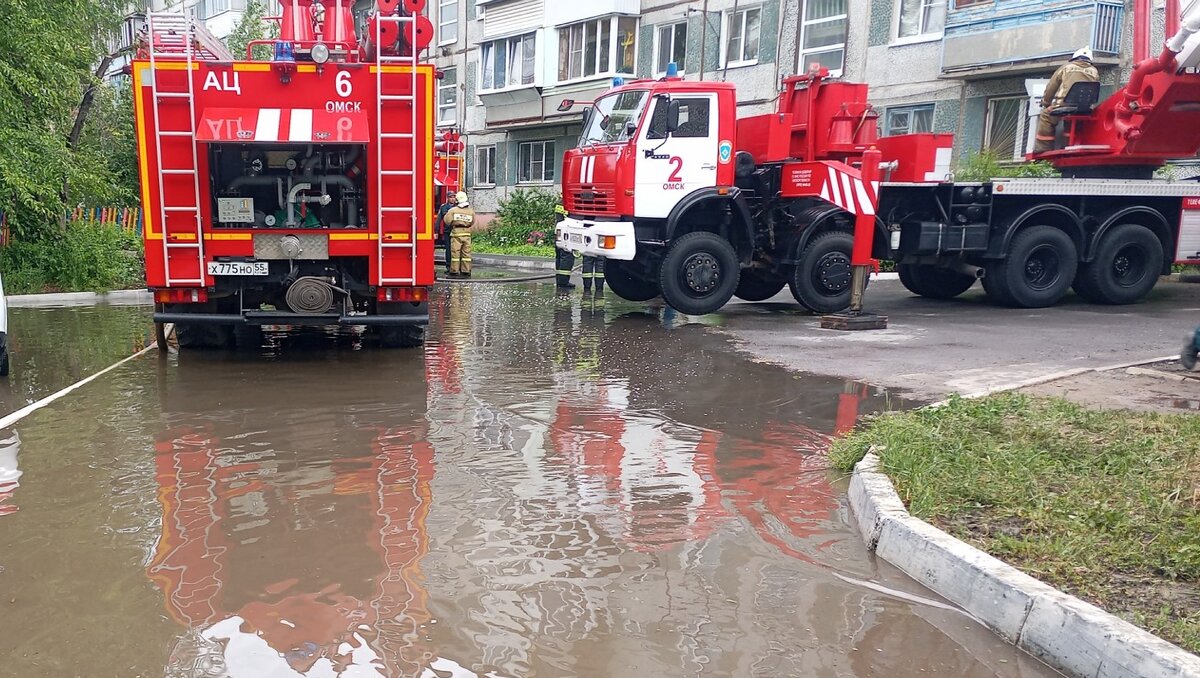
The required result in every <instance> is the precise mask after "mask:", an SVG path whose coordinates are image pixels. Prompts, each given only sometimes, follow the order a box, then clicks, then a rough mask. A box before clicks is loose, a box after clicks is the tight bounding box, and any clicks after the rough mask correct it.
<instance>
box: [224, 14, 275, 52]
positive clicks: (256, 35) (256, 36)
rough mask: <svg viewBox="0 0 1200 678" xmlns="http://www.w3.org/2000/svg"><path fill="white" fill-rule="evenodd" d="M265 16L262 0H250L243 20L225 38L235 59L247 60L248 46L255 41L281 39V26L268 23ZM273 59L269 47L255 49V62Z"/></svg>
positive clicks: (263, 46)
mask: <svg viewBox="0 0 1200 678" xmlns="http://www.w3.org/2000/svg"><path fill="white" fill-rule="evenodd" d="M265 16H266V8H265V7H264V6H263V3H262V0H249V1H248V2H247V3H246V11H245V12H243V13H242V18H241V20H240V21H238V25H237V26H236V27H234V29H233V32H232V33H230V34H229V36H228V37H226V38H225V45H226V46H227V47H229V51H231V52H233V56H234V58H235V59H245V58H246V46H247V45H249V44H250V43H251V42H253V41H255V40H263V39H266V38H276V37H279V24H278V23H276V22H274V21H266V20H265V19H264V18H263V17H265ZM271 57H272V50H271V48H270V47H269V46H268V45H258V46H256V47H255V48H254V60H255V61H269V60H270V59H271Z"/></svg>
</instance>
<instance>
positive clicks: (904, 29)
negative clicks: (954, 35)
mask: <svg viewBox="0 0 1200 678" xmlns="http://www.w3.org/2000/svg"><path fill="white" fill-rule="evenodd" d="M945 26H946V0H900V26H899V28H898V29H897V31H896V37H897V38H899V39H905V38H918V37H921V36H925V35H928V36H933V37H936V36H939V35H941V34H942V29H944V28H945Z"/></svg>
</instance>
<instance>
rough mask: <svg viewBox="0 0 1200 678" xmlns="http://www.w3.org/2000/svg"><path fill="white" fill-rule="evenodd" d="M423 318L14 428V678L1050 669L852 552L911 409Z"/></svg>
mask: <svg viewBox="0 0 1200 678" xmlns="http://www.w3.org/2000/svg"><path fill="white" fill-rule="evenodd" d="M431 316H432V323H433V324H432V326H431V328H430V331H429V336H430V341H429V343H428V344H427V346H426V347H425V349H424V351H379V350H376V349H372V348H366V349H358V347H357V344H356V343H355V342H354V341H353V340H350V341H343V342H340V343H337V344H336V345H335V344H334V343H331V342H324V343H321V342H314V341H312V340H309V341H304V342H297V341H292V340H290V339H287V338H285V339H283V340H282V341H280V340H278V339H275V338H272V339H271V340H270V343H269V348H267V349H264V352H265V353H266V355H260V354H259V353H256V352H241V353H236V354H228V353H212V354H206V353H185V354H182V355H178V356H171V357H170V358H167V359H164V360H157V359H155V358H154V357H153V356H148V357H147V358H144V359H139V360H136V361H134V362H131V363H129V364H127V365H125V366H122V367H121V368H119V369H117V370H115V371H113V372H112V373H110V374H107V375H104V377H103V378H102V379H100V380H97V381H96V382H94V383H92V384H89V385H87V386H85V387H83V388H81V389H79V390H78V391H77V392H75V393H73V394H71V396H70V397H67V398H64V399H62V400H60V401H57V402H55V403H53V404H52V405H50V406H48V407H47V408H45V409H43V410H41V411H38V412H36V413H34V414H33V415H31V416H30V417H28V418H26V419H24V420H22V421H21V422H20V423H19V424H17V425H16V426H15V427H14V428H13V429H12V430H9V431H5V432H2V434H0V437H3V438H7V440H3V441H0V455H3V454H6V453H7V454H9V455H11V456H13V457H14V458H15V459H17V460H19V466H20V470H21V472H22V475H21V477H20V484H19V487H16V488H15V489H14V490H12V491H11V493H10V496H9V498H8V499H6V500H5V501H6V502H7V504H8V505H9V506H10V508H11V510H9V511H8V512H7V515H0V655H2V656H4V657H5V658H6V662H5V663H4V667H3V668H0V675H13V676H21V677H22V678H24V677H40V676H55V677H59V676H76V675H78V676H120V677H122V678H126V677H131V676H155V677H159V676H169V677H171V678H176V677H187V678H198V677H201V676H204V677H209V676H212V677H221V676H229V677H230V678H240V677H242V676H255V677H258V676H272V677H274V676H309V677H317V676H322V677H330V676H347V677H348V676H419V677H420V678H435V677H444V676H452V677H456V678H457V677H467V676H505V677H507V676H553V677H558V676H771V677H775V676H885V677H887V678H895V677H897V676H909V675H914V676H915V675H936V674H941V675H950V676H1042V675H1052V674H1051V673H1050V672H1049V671H1048V670H1046V669H1045V668H1044V667H1042V666H1041V665H1040V664H1038V663H1036V662H1033V661H1031V660H1029V659H1028V658H1026V657H1024V656H1023V655H1021V654H1020V653H1018V652H1016V651H1015V650H1014V649H1013V648H1012V647H1011V646H1008V645H1006V644H1004V643H1003V642H1002V641H1000V640H999V639H997V638H996V637H994V636H993V635H992V634H990V633H989V632H987V631H986V630H985V629H983V628H982V627H980V626H979V625H978V624H976V623H975V622H973V621H972V620H970V619H969V618H968V617H966V616H965V615H963V614H962V613H961V612H958V611H956V610H954V609H952V608H950V607H949V606H946V605H944V604H942V603H940V602H938V601H937V600H933V599H932V598H931V595H930V594H929V593H928V592H926V591H924V590H923V589H921V588H920V587H919V586H917V585H915V584H913V583H912V582H911V581H909V580H907V579H906V578H905V577H904V576H903V575H900V574H899V573H897V572H896V571H895V570H893V569H892V568H890V567H888V566H887V565H886V564H884V563H877V562H876V561H875V560H874V559H873V558H872V557H870V555H869V554H868V553H867V552H866V550H865V547H864V545H863V544H862V541H861V539H860V538H859V537H858V536H857V533H856V532H855V530H854V529H853V528H852V527H851V525H850V519H849V515H848V511H847V508H846V505H845V500H844V490H845V481H844V479H842V478H839V477H838V476H837V475H836V474H835V473H833V472H831V471H830V470H829V469H828V463H827V460H826V458H825V457H824V454H823V453H824V450H825V449H826V447H827V445H828V443H829V440H830V437H831V435H832V434H834V433H835V432H837V431H838V430H842V429H845V428H847V427H849V426H850V425H852V424H853V422H854V420H855V418H856V417H857V416H860V415H862V414H865V413H869V412H874V411H879V410H882V409H888V408H897V407H904V406H906V404H905V403H903V402H900V401H897V400H895V399H892V398H889V396H888V394H886V393H884V392H880V391H876V390H874V389H869V388H866V387H864V386H862V385H861V384H857V383H854V382H844V381H839V380H833V379H828V378H820V377H810V376H805V375H796V374H791V373H787V372H784V371H782V370H780V369H779V368H776V367H773V366H770V365H766V364H761V363H755V362H750V361H748V360H746V359H744V358H743V357H741V356H740V355H739V354H737V353H735V352H733V351H732V350H731V349H730V346H729V344H728V342H727V341H726V340H725V339H723V338H721V337H718V336H715V335H714V334H712V333H710V332H708V331H707V330H706V329H705V328H704V327H703V326H701V325H687V324H684V321H685V320H686V319H685V318H681V317H672V316H670V315H664V314H663V312H662V311H661V310H656V309H652V308H651V309H649V310H647V308H646V307H644V306H642V305H632V304H627V303H625V302H621V301H618V300H615V299H612V300H609V302H608V303H607V304H604V303H599V304H597V303H593V302H590V301H589V302H581V301H580V299H579V297H578V296H574V297H571V298H561V297H556V295H555V294H554V292H553V287H552V286H549V285H544V284H543V285H538V284H470V285H452V286H444V287H442V288H439V290H438V292H437V295H436V299H435V300H434V302H433V303H432V304H431ZM719 321H720V318H719V317H715V318H710V319H708V322H719ZM127 354H128V353H126V355H127Z"/></svg>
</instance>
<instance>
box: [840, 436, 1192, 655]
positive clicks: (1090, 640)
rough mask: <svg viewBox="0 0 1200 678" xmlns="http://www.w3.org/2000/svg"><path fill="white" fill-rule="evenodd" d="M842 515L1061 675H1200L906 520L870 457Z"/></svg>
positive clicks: (1071, 602)
mask: <svg viewBox="0 0 1200 678" xmlns="http://www.w3.org/2000/svg"><path fill="white" fill-rule="evenodd" d="M850 507H851V509H852V510H853V512H854V516H855V519H856V521H857V523H858V527H859V531H860V532H862V536H863V539H864V540H865V541H866V542H867V547H868V548H869V549H871V550H873V551H875V554H876V555H878V556H879V557H880V558H883V559H884V560H886V561H888V562H889V563H891V564H892V565H895V566H896V567H898V568H899V569H900V570H902V571H903V572H904V573H905V574H907V575H908V576H910V577H912V578H913V579H915V580H917V581H918V582H920V583H921V584H923V585H924V586H926V587H928V588H929V589H930V590H932V591H934V592H935V593H937V594H939V595H941V596H943V597H944V598H946V599H947V600H949V601H950V602H952V603H955V604H956V605H959V606H960V607H962V608H963V609H964V610H966V611H967V612H968V613H969V614H971V615H972V616H974V617H975V618H976V619H978V620H979V621H980V622H982V623H983V624H985V625H986V626H987V627H989V628H991V629H992V630H993V631H995V632H996V633H998V634H999V635H1000V636H1002V637H1003V638H1004V639H1006V640H1007V641H1008V642H1010V643H1013V644H1014V645H1016V646H1017V647H1020V648H1021V649H1022V650H1025V651H1026V652H1028V653H1029V654H1031V655H1033V656H1034V657H1037V658H1039V659H1041V660H1042V661H1044V662H1046V663H1047V664H1049V665H1051V666H1053V667H1054V668H1056V669H1059V670H1060V671H1064V672H1066V673H1067V674H1069V675H1074V676H1088V677H1089V678H1090V677H1093V676H1095V677H1108V676H1111V677H1112V678H1117V677H1118V676H1141V677H1142V678H1167V677H1178V676H1200V657H1197V656H1196V655H1193V654H1191V653H1190V652H1187V651H1186V650H1184V649H1182V648H1180V647H1177V646H1175V645H1172V644H1171V643H1168V642H1167V641H1165V640H1163V639H1161V638H1159V637H1158V636H1155V635H1153V634H1151V633H1149V632H1148V631H1143V630H1142V629H1139V628H1138V627H1136V626H1134V625H1133V624H1130V623H1129V622H1126V621H1124V620H1122V619H1119V618H1118V617H1116V616H1114V615H1111V614H1109V613H1107V612H1105V611H1104V610H1101V609H1100V608H1098V607H1096V606H1094V605H1091V604H1090V603H1085V602H1084V601H1082V600H1080V599H1078V598H1076V597H1074V596H1070V595H1067V594H1065V593H1063V592H1061V591H1059V590H1057V589H1055V588H1053V587H1051V586H1049V585H1047V584H1045V583H1043V582H1041V581H1038V580H1037V579H1034V578H1033V577H1030V576H1029V575H1027V574H1025V573H1024V572H1021V571H1020V570H1018V569H1016V568H1015V567H1012V566H1011V565H1008V564H1006V563H1004V562H1001V561H1000V560H998V559H996V558H994V557H992V556H990V555H988V554H986V553H984V552H983V551H980V550H979V549H977V548H975V547H973V546H971V545H969V544H967V543H965V542H963V541H960V540H958V539H956V538H954V537H952V536H950V535H949V534H947V533H945V532H943V531H941V530H939V529H937V528H936V527H934V526H932V525H930V524H929V523H927V522H925V521H923V520H920V519H918V518H914V517H913V516H912V515H911V514H910V513H909V512H908V511H907V510H906V509H905V508H904V504H903V502H901V501H900V497H899V495H897V494H896V490H895V488H894V487H893V485H892V481H891V480H890V479H889V478H888V477H887V476H886V475H884V474H883V473H881V472H880V471H879V458H878V457H877V456H875V455H874V454H873V453H868V454H867V455H866V456H865V457H864V458H863V460H862V461H860V462H859V463H858V464H857V465H856V466H855V467H854V476H853V477H852V478H851V481H850Z"/></svg>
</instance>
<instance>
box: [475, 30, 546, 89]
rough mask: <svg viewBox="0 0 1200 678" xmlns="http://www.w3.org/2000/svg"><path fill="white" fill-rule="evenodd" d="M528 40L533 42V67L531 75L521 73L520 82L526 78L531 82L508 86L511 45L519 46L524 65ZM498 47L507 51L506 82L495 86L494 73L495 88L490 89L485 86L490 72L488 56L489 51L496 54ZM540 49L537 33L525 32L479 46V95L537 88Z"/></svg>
mask: <svg viewBox="0 0 1200 678" xmlns="http://www.w3.org/2000/svg"><path fill="white" fill-rule="evenodd" d="M526 40H531V41H532V42H533V65H532V66H531V71H530V73H525V72H524V71H522V72H521V73H520V77H519V80H524V79H525V77H526V76H528V77H529V82H518V83H516V84H513V85H510V84H508V74H509V70H510V69H509V67H508V66H509V65H508V63H507V58H508V52H509V47H510V44H516V45H517V46H518V53H519V55H520V60H521V63H522V64H524V61H525V60H524V54H525V47H524V46H525V42H526ZM498 46H503V48H504V50H505V64H504V66H505V69H504V75H505V82H504V84H503V85H501V86H499V87H496V86H495V73H494V72H493V73H492V79H493V82H492V85H493V86H492V87H488V86H486V85H485V84H484V83H485V82H487V78H486V77H485V76H486V74H487V71H488V68H487V56H488V54H489V49H490V50H492V51H493V52H494V51H495V50H496V48H497V47H498ZM538 48H539V45H538V38H537V31H525V32H523V33H518V34H517V35H509V36H505V37H500V38H493V39H491V40H487V41H485V42H483V43H482V44H480V45H479V93H480V94H492V93H495V92H504V91H508V90H516V89H524V88H527V87H537V85H538V58H537V55H538ZM492 69H493V71H494V69H495V61H494V60H493V65H492Z"/></svg>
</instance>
